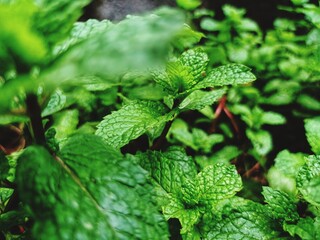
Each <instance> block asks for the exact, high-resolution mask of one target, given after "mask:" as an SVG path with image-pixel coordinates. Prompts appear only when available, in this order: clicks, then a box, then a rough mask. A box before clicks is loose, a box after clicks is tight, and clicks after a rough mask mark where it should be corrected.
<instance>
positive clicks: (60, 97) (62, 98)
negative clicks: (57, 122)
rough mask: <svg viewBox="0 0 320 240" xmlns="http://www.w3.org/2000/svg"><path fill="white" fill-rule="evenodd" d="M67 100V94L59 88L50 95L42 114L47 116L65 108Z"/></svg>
mask: <svg viewBox="0 0 320 240" xmlns="http://www.w3.org/2000/svg"><path fill="white" fill-rule="evenodd" d="M66 102H67V98H66V95H64V93H63V92H62V91H61V90H60V89H57V90H56V91H55V92H54V93H53V94H52V95H51V97H50V99H49V102H48V104H47V106H46V107H45V108H44V109H43V111H42V113H41V116H42V117H46V116H49V115H51V114H53V113H56V112H58V111H60V110H61V109H63V108H64V106H65V104H66Z"/></svg>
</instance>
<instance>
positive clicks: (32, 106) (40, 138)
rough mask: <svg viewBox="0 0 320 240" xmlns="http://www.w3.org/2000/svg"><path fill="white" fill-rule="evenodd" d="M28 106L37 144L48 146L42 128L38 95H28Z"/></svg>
mask: <svg viewBox="0 0 320 240" xmlns="http://www.w3.org/2000/svg"><path fill="white" fill-rule="evenodd" d="M26 104H27V113H28V115H29V117H30V121H31V127H32V131H33V136H34V139H35V143H36V144H38V145H46V138H45V135H44V129H43V126H42V118H41V108H40V106H39V103H38V98H37V95H36V94H34V93H30V94H28V95H27V99H26Z"/></svg>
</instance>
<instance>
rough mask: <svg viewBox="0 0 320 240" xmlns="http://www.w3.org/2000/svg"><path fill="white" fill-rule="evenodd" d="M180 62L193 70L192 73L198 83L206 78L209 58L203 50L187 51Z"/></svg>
mask: <svg viewBox="0 0 320 240" xmlns="http://www.w3.org/2000/svg"><path fill="white" fill-rule="evenodd" d="M179 61H180V62H181V63H182V64H183V65H184V66H187V67H190V68H191V73H192V75H193V77H194V79H195V80H196V81H197V82H199V81H200V80H201V79H203V78H204V76H205V74H206V69H207V65H208V63H209V58H208V55H207V54H206V53H205V52H204V51H203V50H202V49H201V48H196V49H190V50H188V51H185V52H184V53H182V54H181V56H180V58H179Z"/></svg>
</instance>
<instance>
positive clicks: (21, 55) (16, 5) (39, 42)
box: [0, 1, 47, 65]
mask: <svg viewBox="0 0 320 240" xmlns="http://www.w3.org/2000/svg"><path fill="white" fill-rule="evenodd" d="M36 11H37V8H36V6H35V5H34V3H33V1H14V2H12V3H11V4H9V3H7V4H4V3H0V30H1V35H0V46H1V51H3V53H2V54H0V61H1V63H2V61H4V64H8V63H7V62H6V61H5V60H7V61H8V62H10V61H9V60H10V59H12V58H17V61H19V62H20V64H22V65H23V63H25V64H28V65H32V64H35V63H41V62H42V61H43V60H44V58H45V57H46V54H47V49H46V46H45V43H44V39H43V38H42V37H41V36H39V35H38V34H37V32H36V31H34V29H33V26H32V24H33V22H32V20H33V18H34V17H35V13H36ZM30 46H32V47H30ZM3 55H5V58H4V59H2V58H3ZM21 61H22V63H21Z"/></svg>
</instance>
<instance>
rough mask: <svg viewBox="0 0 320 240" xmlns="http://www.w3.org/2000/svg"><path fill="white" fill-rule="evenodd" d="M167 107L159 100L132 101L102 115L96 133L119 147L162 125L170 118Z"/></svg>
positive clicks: (110, 143)
mask: <svg viewBox="0 0 320 240" xmlns="http://www.w3.org/2000/svg"><path fill="white" fill-rule="evenodd" d="M166 113H167V109H166V107H165V106H164V105H163V104H161V103H160V102H152V101H132V102H130V103H129V104H127V105H125V106H123V107H122V108H121V109H120V110H118V111H115V112H113V113H112V114H110V115H107V116H106V117H104V120H103V121H102V122H100V123H99V125H98V126H97V128H98V129H97V131H96V135H98V136H101V137H103V139H105V141H106V142H107V143H108V144H109V145H111V146H113V147H115V148H120V147H122V146H124V145H126V144H127V143H129V142H130V141H131V140H133V139H136V138H137V137H139V136H141V135H142V134H144V133H146V132H148V131H149V132H153V131H156V130H157V129H160V128H162V127H164V124H165V122H167V121H169V120H170V116H169V115H166Z"/></svg>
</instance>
